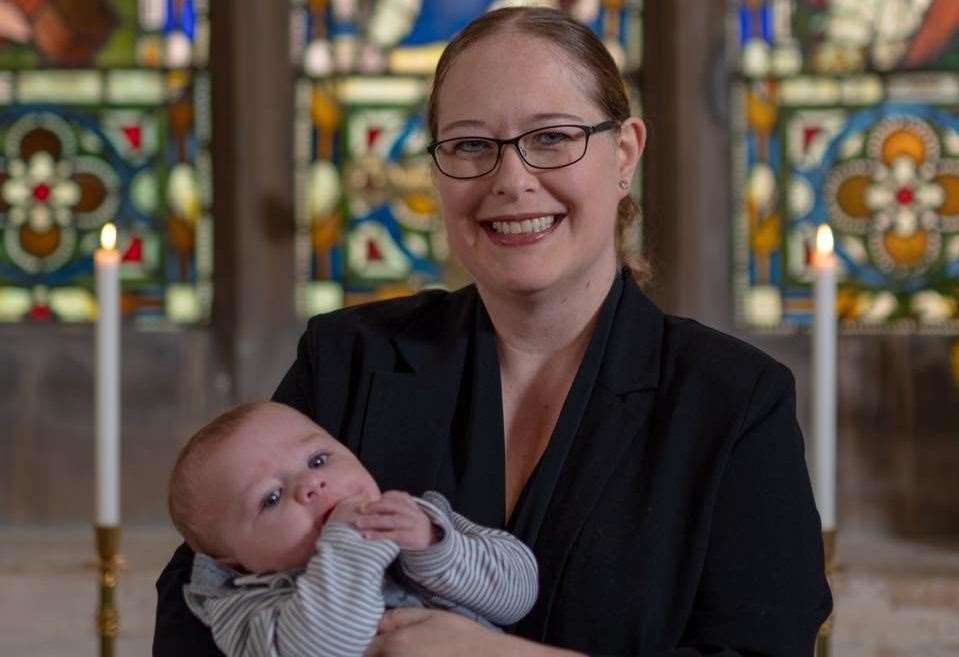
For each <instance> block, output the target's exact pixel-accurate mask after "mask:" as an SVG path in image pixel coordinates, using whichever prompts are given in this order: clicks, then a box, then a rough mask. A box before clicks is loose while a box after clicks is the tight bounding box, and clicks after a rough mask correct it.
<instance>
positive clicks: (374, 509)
mask: <svg viewBox="0 0 959 657" xmlns="http://www.w3.org/2000/svg"><path fill="white" fill-rule="evenodd" d="M361 510H362V511H363V513H380V514H385V513H395V514H410V513H414V514H417V513H422V511H420V508H419V507H418V506H417V505H416V502H414V501H413V498H412V497H411V496H410V495H409V494H408V493H404V492H402V491H397V490H391V491H387V492H385V493H383V495H382V496H381V497H380V498H379V499H377V500H372V501H370V502H367V503H366V504H364V505H363V507H362V509H361Z"/></svg>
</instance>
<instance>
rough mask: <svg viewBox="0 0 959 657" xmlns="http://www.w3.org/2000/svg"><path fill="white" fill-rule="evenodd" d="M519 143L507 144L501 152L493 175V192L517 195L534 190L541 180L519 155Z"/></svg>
mask: <svg viewBox="0 0 959 657" xmlns="http://www.w3.org/2000/svg"><path fill="white" fill-rule="evenodd" d="M519 148H520V145H519V144H507V145H505V146H503V151H502V152H501V153H500V159H499V164H497V165H496V169H494V170H493V173H492V174H490V175H492V176H493V193H494V194H507V195H512V196H515V195H517V194H520V193H522V192H526V191H531V190H533V189H534V188H535V187H536V185H537V184H538V182H539V179H538V178H537V177H536V174H535V173H534V171H535V170H534V169H530V167H529V165H527V164H526V162H524V161H523V159H522V158H521V157H520V156H519Z"/></svg>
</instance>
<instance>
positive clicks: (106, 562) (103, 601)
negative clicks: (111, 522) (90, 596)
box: [94, 526, 123, 657]
mask: <svg viewBox="0 0 959 657" xmlns="http://www.w3.org/2000/svg"><path fill="white" fill-rule="evenodd" d="M94 530H95V533H96V543H97V556H98V557H99V570H100V605H99V607H98V609H97V632H98V634H99V636H100V657H113V656H114V654H115V652H116V637H117V632H118V631H119V629H120V614H119V612H118V611H117V604H116V588H117V568H118V566H119V564H120V563H121V562H122V561H123V560H122V558H121V557H120V556H119V547H120V528H119V527H101V526H96V527H94Z"/></svg>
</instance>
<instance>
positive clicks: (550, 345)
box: [478, 267, 617, 367]
mask: <svg viewBox="0 0 959 657" xmlns="http://www.w3.org/2000/svg"><path fill="white" fill-rule="evenodd" d="M616 275H617V270H616V268H615V267H614V268H612V270H611V271H604V272H600V273H597V274H594V275H592V276H590V277H584V278H582V279H581V280H578V281H576V282H575V283H574V284H572V285H568V286H565V287H562V288H560V287H557V288H555V289H552V288H551V289H549V290H543V291H541V292H535V293H512V292H508V291H507V292H496V291H492V290H489V289H487V288H484V287H483V286H481V285H479V284H478V288H479V291H480V295H481V296H482V298H483V303H484V304H485V306H486V310H487V312H488V313H489V315H490V319H491V320H492V322H493V326H494V327H495V329H496V336H497V342H498V344H499V351H500V357H501V359H503V360H504V361H507V362H501V363H500V365H501V367H505V366H507V365H508V361H510V360H512V359H513V358H522V359H525V360H528V359H533V360H539V359H546V358H552V357H554V356H558V355H561V354H564V353H570V352H576V353H579V355H580V356H581V355H582V352H583V351H585V348H586V345H587V344H589V339H590V337H591V336H592V333H593V327H594V326H595V324H596V318H597V316H598V314H599V309H600V307H601V306H602V305H603V301H604V300H605V299H606V295H607V294H608V293H609V289H610V287H611V286H612V283H613V280H614V278H615V277H616ZM577 360H578V359H577Z"/></svg>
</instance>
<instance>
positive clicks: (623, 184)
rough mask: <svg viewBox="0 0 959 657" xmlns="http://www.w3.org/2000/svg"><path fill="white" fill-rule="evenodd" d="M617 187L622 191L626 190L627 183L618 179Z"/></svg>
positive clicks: (627, 187)
mask: <svg viewBox="0 0 959 657" xmlns="http://www.w3.org/2000/svg"><path fill="white" fill-rule="evenodd" d="M619 188H620V189H621V190H623V191H626V190H627V189H629V183H628V182H626V181H625V180H620V181H619Z"/></svg>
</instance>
